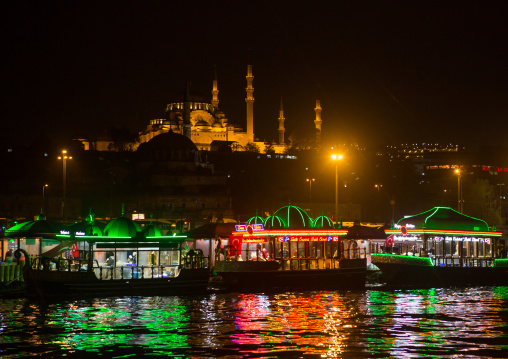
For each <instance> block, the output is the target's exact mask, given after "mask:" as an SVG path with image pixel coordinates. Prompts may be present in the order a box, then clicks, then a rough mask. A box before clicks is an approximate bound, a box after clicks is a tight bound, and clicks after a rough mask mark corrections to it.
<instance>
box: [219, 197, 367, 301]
mask: <svg viewBox="0 0 508 359" xmlns="http://www.w3.org/2000/svg"><path fill="white" fill-rule="evenodd" d="M347 233H348V231H347V229H336V228H334V227H333V223H332V221H331V220H330V218H328V217H325V216H320V217H318V218H316V219H315V220H313V219H312V218H310V217H309V215H308V214H307V213H306V212H305V211H304V210H302V209H301V208H298V207H296V206H286V207H282V208H280V209H279V210H277V211H276V212H275V213H274V214H273V215H272V216H269V217H268V218H265V219H263V218H261V217H253V218H251V219H250V220H249V221H248V222H247V223H246V224H243V225H238V226H236V230H235V231H234V232H233V233H232V234H231V235H230V236H229V238H228V244H227V245H225V246H224V247H223V248H222V247H220V246H218V247H217V251H216V256H215V266H214V270H215V272H216V273H217V274H219V275H220V276H221V277H222V285H223V288H224V289H226V290H237V291H248V292H251V291H273V290H275V291H279V290H321V289H323V290H334V289H342V288H344V289H353V288H364V287H365V277H366V249H365V248H364V249H363V251H362V250H361V248H359V246H358V241H357V240H347V239H343V237H344V236H346V235H347Z"/></svg>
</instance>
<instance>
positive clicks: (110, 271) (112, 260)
mask: <svg viewBox="0 0 508 359" xmlns="http://www.w3.org/2000/svg"><path fill="white" fill-rule="evenodd" d="M114 265H115V257H114V256H113V255H110V256H109V257H108V259H107V260H106V279H108V278H109V276H110V275H111V277H113V266H114Z"/></svg>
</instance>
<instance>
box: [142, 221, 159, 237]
mask: <svg viewBox="0 0 508 359" xmlns="http://www.w3.org/2000/svg"><path fill="white" fill-rule="evenodd" d="M142 232H143V236H144V237H145V238H147V237H161V236H162V231H161V229H160V228H159V227H157V226H156V225H155V224H152V223H150V224H149V225H147V226H146V227H145V228H143V231H142Z"/></svg>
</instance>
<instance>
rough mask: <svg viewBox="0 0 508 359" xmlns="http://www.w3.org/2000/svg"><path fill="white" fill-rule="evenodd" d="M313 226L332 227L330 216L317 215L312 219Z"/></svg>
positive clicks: (320, 227) (319, 227)
mask: <svg viewBox="0 0 508 359" xmlns="http://www.w3.org/2000/svg"><path fill="white" fill-rule="evenodd" d="M314 228H318V229H330V228H333V222H332V220H331V219H330V217H327V216H319V217H317V218H316V219H315V220H314Z"/></svg>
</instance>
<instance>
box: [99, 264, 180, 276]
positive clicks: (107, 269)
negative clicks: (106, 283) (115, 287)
mask: <svg viewBox="0 0 508 359" xmlns="http://www.w3.org/2000/svg"><path fill="white" fill-rule="evenodd" d="M180 269H181V266H179V265H177V264H175V265H153V266H152V265H150V266H139V267H138V266H132V265H131V266H98V267H95V266H94V267H93V271H94V273H95V275H96V277H97V278H98V279H101V280H115V279H154V278H175V277H178V275H179V274H180Z"/></svg>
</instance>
